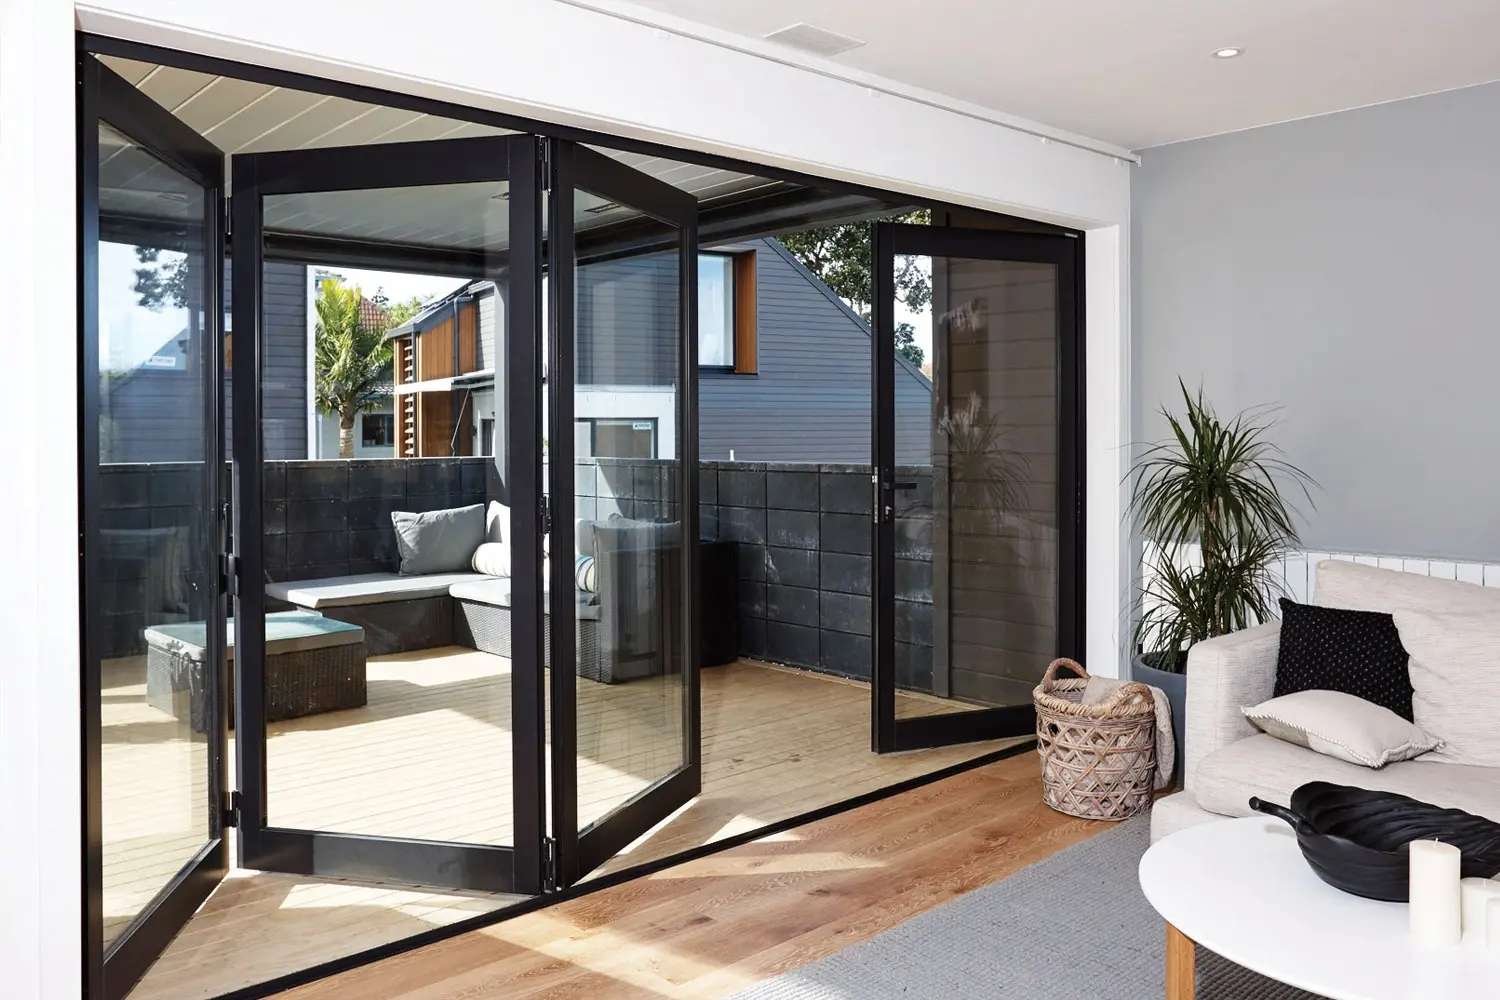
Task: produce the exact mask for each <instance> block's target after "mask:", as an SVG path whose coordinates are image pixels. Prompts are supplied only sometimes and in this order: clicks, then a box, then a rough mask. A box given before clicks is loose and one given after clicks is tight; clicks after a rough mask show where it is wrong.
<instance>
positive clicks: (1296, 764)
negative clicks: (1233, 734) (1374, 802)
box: [1195, 733, 1500, 822]
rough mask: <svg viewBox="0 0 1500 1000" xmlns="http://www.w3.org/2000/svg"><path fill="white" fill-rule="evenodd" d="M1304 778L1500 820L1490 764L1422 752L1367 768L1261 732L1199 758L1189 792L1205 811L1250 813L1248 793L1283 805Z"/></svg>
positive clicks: (1498, 784)
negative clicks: (1455, 761)
mask: <svg viewBox="0 0 1500 1000" xmlns="http://www.w3.org/2000/svg"><path fill="white" fill-rule="evenodd" d="M1309 781H1332V782H1335V783H1337V784H1340V785H1353V786H1355V787H1356V788H1370V789H1374V790H1376V791H1383V792H1398V793H1400V794H1402V795H1409V796H1411V797H1412V798H1414V799H1420V800H1421V801H1423V802H1430V803H1432V804H1433V805H1439V806H1447V807H1450V808H1454V809H1463V810H1466V811H1468V812H1471V813H1475V814H1476V815H1479V816H1484V817H1486V818H1488V819H1492V820H1495V821H1496V822H1500V772H1497V771H1496V770H1495V768H1492V767H1469V766H1465V765H1462V764H1448V763H1443V762H1441V761H1436V760H1433V757H1432V755H1431V754H1427V755H1426V756H1424V757H1420V758H1418V759H1416V760H1404V761H1400V762H1398V763H1395V764H1389V765H1387V766H1386V767H1383V768H1381V769H1380V770H1379V771H1372V770H1370V769H1369V768H1367V767H1360V766H1359V765H1358V764H1350V763H1347V762H1346V761H1342V760H1336V759H1334V758H1333V757H1324V756H1323V755H1322V754H1316V753H1313V752H1312V751H1311V750H1305V749H1303V748H1302V747H1299V746H1293V745H1292V744H1290V743H1283V742H1282V741H1281V740H1278V739H1277V738H1276V737H1274V736H1268V735H1266V734H1265V733H1257V734H1256V735H1254V736H1251V737H1248V738H1246V739H1243V740H1236V741H1235V742H1233V743H1231V744H1229V745H1228V746H1225V747H1220V748H1219V749H1218V750H1215V751H1214V752H1213V753H1211V754H1209V755H1208V756H1207V757H1205V758H1204V759H1203V762H1202V763H1201V764H1199V765H1198V772H1197V775H1196V781H1195V784H1196V788H1195V794H1196V796H1197V799H1198V804H1199V805H1200V806H1202V807H1203V808H1204V809H1207V810H1208V811H1209V812H1215V813H1219V814H1220V815H1222V816H1250V815H1253V813H1252V811H1251V809H1250V805H1249V802H1250V797H1251V796H1252V795H1257V796H1259V797H1261V798H1263V799H1266V800H1268V801H1271V802H1278V803H1281V804H1282V805H1285V804H1286V803H1287V802H1289V801H1291V797H1292V792H1293V791H1295V790H1296V789H1297V787H1298V786H1299V785H1302V784H1305V783H1306V782H1309Z"/></svg>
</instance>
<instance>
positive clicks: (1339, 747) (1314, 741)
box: [1245, 690, 1442, 768]
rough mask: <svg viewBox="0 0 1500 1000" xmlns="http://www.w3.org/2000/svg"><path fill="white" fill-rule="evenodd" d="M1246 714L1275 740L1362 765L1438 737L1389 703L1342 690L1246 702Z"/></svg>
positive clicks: (1407, 754)
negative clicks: (1408, 719)
mask: <svg viewBox="0 0 1500 1000" xmlns="http://www.w3.org/2000/svg"><path fill="white" fill-rule="evenodd" d="M1245 718H1247V719H1249V720H1250V721H1251V722H1253V723H1255V727H1256V728H1257V729H1259V730H1261V731H1262V732H1266V733H1269V734H1271V735H1272V736H1274V737H1276V738H1277V739H1278V740H1285V741H1286V742H1288V743H1293V744H1296V745H1297V746H1299V747H1307V748H1308V749H1309V750H1312V751H1314V752H1316V753H1321V754H1326V755H1328V756H1329V757H1337V758H1338V759H1339V760H1347V761H1348V762H1349V763H1351V764H1360V765H1362V766H1364V767H1373V768H1381V767H1385V766H1386V765H1387V764H1390V763H1392V762H1393V761H1398V760H1410V759H1411V758H1413V757H1420V756H1421V755H1422V754H1424V753H1428V752H1430V751H1432V750H1434V749H1436V748H1437V747H1438V746H1439V745H1441V743H1442V740H1439V739H1437V738H1436V737H1432V736H1429V735H1427V734H1426V733H1425V732H1423V731H1422V730H1421V728H1420V727H1418V726H1416V725H1415V724H1413V723H1411V722H1409V721H1407V720H1406V719H1403V718H1401V716H1399V715H1397V714H1396V713H1395V712H1392V711H1391V710H1390V709H1388V708H1385V707H1383V706H1381V705H1377V704H1375V703H1374V702H1370V701H1365V700H1364V699H1363V698H1356V697H1355V696H1354V695H1352V694H1345V693H1344V692H1342V691H1325V690H1309V691H1298V692H1297V693H1295V694H1285V695H1282V696H1281V697H1279V698H1272V699H1271V700H1270V701H1263V702H1261V703H1260V704H1259V705H1252V706H1250V707H1248V708H1246V709H1245Z"/></svg>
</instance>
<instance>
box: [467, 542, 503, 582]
mask: <svg viewBox="0 0 1500 1000" xmlns="http://www.w3.org/2000/svg"><path fill="white" fill-rule="evenodd" d="M469 566H470V568H471V569H472V570H474V572H476V573H483V574H484V575H485V576H510V543H509V542H485V543H484V544H483V545H481V546H479V548H477V549H475V550H474V558H473V560H471V562H470V564H469Z"/></svg>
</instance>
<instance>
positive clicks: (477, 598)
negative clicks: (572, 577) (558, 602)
mask: <svg viewBox="0 0 1500 1000" xmlns="http://www.w3.org/2000/svg"><path fill="white" fill-rule="evenodd" d="M448 593H449V594H450V595H451V596H452V597H453V599H454V600H456V601H472V602H474V603H475V604H488V605H490V606H491V607H496V608H508V607H510V593H511V581H510V580H509V579H498V580H488V579H484V580H470V581H467V582H464V583H455V584H454V585H453V586H452V587H450V588H449V589H448ZM574 596H575V597H577V599H578V612H577V613H578V617H579V618H588V619H592V618H597V617H599V609H598V608H596V607H592V606H590V605H589V603H588V602H589V599H590V598H592V597H593V596H594V595H592V594H585V593H582V592H578V593H576V594H575V595H574ZM542 602H543V608H544V610H548V611H550V610H551V604H552V602H551V601H550V600H548V599H547V595H546V594H543V595H542Z"/></svg>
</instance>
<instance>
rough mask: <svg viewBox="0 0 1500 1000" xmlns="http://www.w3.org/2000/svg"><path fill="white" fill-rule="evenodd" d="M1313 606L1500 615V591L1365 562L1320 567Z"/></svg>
mask: <svg viewBox="0 0 1500 1000" xmlns="http://www.w3.org/2000/svg"><path fill="white" fill-rule="evenodd" d="M1313 603H1314V604H1321V605H1322V606H1323V607H1325V608H1349V609H1350V610H1353V611H1385V612H1388V613H1394V612H1397V611H1440V612H1464V613H1476V614H1478V613H1483V612H1486V611H1492V612H1500V587H1481V586H1479V585H1478V584H1476V583H1459V582H1458V581H1457V580H1440V579H1438V578H1437V577H1431V576H1419V575H1417V574H1416V573H1405V572H1402V571H1401V570H1395V569H1380V568H1379V567H1377V566H1366V565H1364V564H1363V563H1353V562H1342V561H1340V560H1337V559H1325V560H1323V561H1322V562H1320V563H1318V575H1317V585H1316V587H1314V589H1313Z"/></svg>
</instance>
